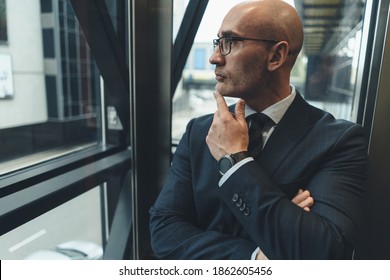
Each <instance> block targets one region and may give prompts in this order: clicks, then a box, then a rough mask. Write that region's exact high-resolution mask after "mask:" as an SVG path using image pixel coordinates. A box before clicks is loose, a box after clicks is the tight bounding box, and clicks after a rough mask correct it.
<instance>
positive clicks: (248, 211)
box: [244, 207, 251, 216]
mask: <svg viewBox="0 0 390 280" xmlns="http://www.w3.org/2000/svg"><path fill="white" fill-rule="evenodd" d="M250 213H251V212H250V210H249V208H248V207H246V208H245V211H244V215H245V216H249V214H250Z"/></svg>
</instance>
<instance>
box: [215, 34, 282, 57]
mask: <svg viewBox="0 0 390 280" xmlns="http://www.w3.org/2000/svg"><path fill="white" fill-rule="evenodd" d="M245 40H248V41H258V42H265V43H270V44H277V43H279V41H277V40H267V39H258V38H246V37H220V38H218V39H214V40H213V47H214V49H215V48H216V47H217V46H219V51H220V52H221V54H222V55H223V56H225V55H228V54H229V53H230V51H231V50H232V44H233V41H245Z"/></svg>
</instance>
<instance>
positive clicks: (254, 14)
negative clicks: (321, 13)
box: [224, 0, 303, 61]
mask: <svg viewBox="0 0 390 280" xmlns="http://www.w3.org/2000/svg"><path fill="white" fill-rule="evenodd" d="M229 21H230V22H232V26H233V22H234V24H235V29H237V30H232V31H233V32H237V33H238V34H240V33H241V34H245V36H248V37H251V36H253V37H258V38H266V39H271V40H278V41H287V42H288V44H289V47H290V52H291V59H293V61H295V59H296V57H297V56H298V54H299V52H300V50H301V48H302V44H303V28H302V22H301V18H300V16H299V15H298V13H297V11H296V10H295V9H294V7H292V6H291V5H289V4H287V3H285V2H283V1H281V0H254V1H246V2H242V3H240V4H238V5H236V6H234V7H233V8H232V9H231V10H230V11H229V13H228V14H227V15H226V17H225V19H224V23H229Z"/></svg>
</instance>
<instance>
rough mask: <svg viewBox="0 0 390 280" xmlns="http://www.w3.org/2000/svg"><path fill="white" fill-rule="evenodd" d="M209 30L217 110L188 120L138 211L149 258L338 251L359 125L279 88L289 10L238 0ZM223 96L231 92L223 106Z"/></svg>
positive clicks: (298, 42) (353, 218)
mask: <svg viewBox="0 0 390 280" xmlns="http://www.w3.org/2000/svg"><path fill="white" fill-rule="evenodd" d="M217 35H218V38H217V39H215V40H214V48H215V49H214V53H213V55H212V56H211V57H210V63H212V64H214V65H215V66H216V67H215V76H216V80H217V84H216V86H215V93H214V97H215V99H216V104H217V111H216V112H215V114H214V115H207V116H203V117H200V118H196V119H193V120H191V121H190V122H189V124H188V126H187V130H186V133H185V134H184V136H183V138H182V139H181V141H180V143H179V146H178V148H177V151H176V153H175V157H174V160H173V162H172V167H171V170H170V174H169V176H168V180H167V182H166V184H165V186H164V187H163V189H162V191H161V193H160V195H159V197H158V199H157V201H156V202H155V205H154V206H153V207H152V208H151V210H150V214H151V220H150V229H151V241H152V248H153V250H154V252H155V255H156V256H157V257H158V258H162V259H264V258H265V256H267V257H268V258H269V259H350V258H351V257H352V254H353V250H354V247H355V244H356V241H357V236H358V230H359V225H360V216H361V215H360V209H361V203H362V197H363V193H364V181H365V174H366V161H367V159H366V142H365V139H364V134H363V129H362V127H361V126H359V125H357V124H354V123H351V122H347V121H344V120H336V119H335V118H334V117H333V116H332V115H331V114H329V113H327V112H324V111H322V110H319V109H317V108H315V107H313V106H311V105H309V104H308V103H307V102H306V101H304V99H303V98H302V97H301V95H300V94H299V92H298V91H297V90H296V89H295V88H294V86H293V85H291V84H290V73H291V69H292V67H293V66H294V63H295V61H296V59H297V56H298V54H299V52H300V50H301V48H302V42H303V30H302V24H301V20H300V18H299V15H298V14H297V12H296V10H295V9H294V8H293V7H291V6H290V5H288V4H286V3H284V2H283V1H278V0H263V1H249V2H243V3H241V4H239V5H237V6H235V7H233V8H232V9H231V10H230V11H229V12H228V14H227V15H226V16H225V18H224V20H223V22H222V25H221V27H220V29H219V31H218V34H217ZM224 96H229V97H237V98H239V100H238V102H237V104H236V105H235V106H234V107H232V108H229V107H228V106H227V105H226V102H225V100H224V98H223V97H224ZM302 188H303V189H306V191H305V192H304V193H305V194H306V196H305V197H304V198H301V199H298V200H299V201H298V202H297V199H296V198H294V196H295V195H296V194H297V193H298V195H299V194H302V193H303V191H302V190H300V189H302ZM307 199H311V200H310V203H308V202H307ZM312 199H314V201H315V203H314V205H313V203H312V202H313V201H312ZM305 201H306V202H305ZM301 202H303V204H305V203H308V204H306V205H302V203H301ZM309 209H310V211H307V210H309Z"/></svg>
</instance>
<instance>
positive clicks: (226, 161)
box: [218, 156, 234, 175]
mask: <svg viewBox="0 0 390 280" xmlns="http://www.w3.org/2000/svg"><path fill="white" fill-rule="evenodd" d="M233 165H234V162H233V159H231V158H230V156H223V157H222V158H221V159H220V160H219V161H218V170H219V173H221V175H224V174H225V173H226V172H227V171H228V170H229V169H230V168H231V167H232V166H233Z"/></svg>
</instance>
